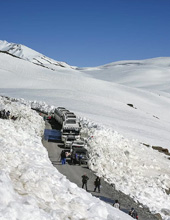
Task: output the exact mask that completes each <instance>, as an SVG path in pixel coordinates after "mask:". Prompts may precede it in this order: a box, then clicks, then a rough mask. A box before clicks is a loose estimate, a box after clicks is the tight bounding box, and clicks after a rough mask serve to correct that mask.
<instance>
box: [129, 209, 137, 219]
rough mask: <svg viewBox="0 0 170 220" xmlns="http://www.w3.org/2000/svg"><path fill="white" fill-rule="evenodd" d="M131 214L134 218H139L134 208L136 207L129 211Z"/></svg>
mask: <svg viewBox="0 0 170 220" xmlns="http://www.w3.org/2000/svg"><path fill="white" fill-rule="evenodd" d="M129 215H130V216H131V217H132V218H135V219H138V213H137V212H136V211H135V210H134V208H131V210H130V211H129Z"/></svg>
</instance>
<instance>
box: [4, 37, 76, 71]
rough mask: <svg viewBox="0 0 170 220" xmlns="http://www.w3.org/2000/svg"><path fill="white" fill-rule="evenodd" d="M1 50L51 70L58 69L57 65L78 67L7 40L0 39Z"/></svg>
mask: <svg viewBox="0 0 170 220" xmlns="http://www.w3.org/2000/svg"><path fill="white" fill-rule="evenodd" d="M0 52H1V53H2V52H4V53H7V54H10V55H13V56H15V57H18V58H21V59H23V60H27V61H30V62H32V63H34V64H37V65H39V66H42V67H45V68H48V69H51V70H56V67H63V68H73V69H75V68H76V67H73V66H70V65H68V64H67V63H65V62H59V61H55V60H53V59H50V58H48V57H46V56H44V55H43V54H41V53H38V52H36V51H35V50H32V49H30V48H28V47H26V46H24V45H21V44H15V43H8V42H7V41H2V40H0Z"/></svg>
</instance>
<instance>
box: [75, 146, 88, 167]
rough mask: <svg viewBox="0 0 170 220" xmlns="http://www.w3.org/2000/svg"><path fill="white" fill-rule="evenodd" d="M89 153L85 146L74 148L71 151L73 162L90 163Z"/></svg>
mask: <svg viewBox="0 0 170 220" xmlns="http://www.w3.org/2000/svg"><path fill="white" fill-rule="evenodd" d="M88 160H89V154H88V151H87V150H86V149H85V148H74V149H73V150H72V152H71V163H72V164H79V165H81V164H88Z"/></svg>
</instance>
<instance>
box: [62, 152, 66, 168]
mask: <svg viewBox="0 0 170 220" xmlns="http://www.w3.org/2000/svg"><path fill="white" fill-rule="evenodd" d="M61 163H62V165H63V164H66V153H65V151H64V150H62V151H61Z"/></svg>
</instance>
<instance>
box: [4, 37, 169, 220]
mask: <svg viewBox="0 0 170 220" xmlns="http://www.w3.org/2000/svg"><path fill="white" fill-rule="evenodd" d="M35 64H36V65H35ZM37 64H38V65H37ZM169 66H170V58H155V59H150V60H139V61H120V62H115V63H111V64H107V65H103V66H99V67H89V68H78V67H73V66H69V65H68V64H66V63H64V62H58V61H54V60H52V59H50V58H47V57H45V56H44V55H41V54H39V53H38V52H36V51H34V50H32V49H30V48H27V47H26V46H23V45H17V44H12V43H8V42H6V41H0V77H1V80H0V95H1V96H9V97H13V98H18V99H20V100H21V98H23V99H24V100H22V102H24V103H25V104H26V105H25V104H24V105H23V104H21V103H20V102H21V101H20V102H11V100H8V99H5V98H3V97H1V99H0V107H1V109H3V108H5V109H9V110H10V111H11V113H12V114H14V115H17V116H19V120H16V121H12V120H1V119H0V123H1V126H0V127H1V132H0V141H1V160H0V161H1V166H0V170H1V177H0V178H1V193H2V195H3V196H2V197H1V201H0V202H1V210H0V216H1V218H2V219H17V218H18V219H35V218H36V219H37V220H38V219H75V220H76V219H83V218H84V219H88V220H89V219H96V220H98V219H108V220H110V219H115V220H116V219H122V220H123V219H127V220H128V219H131V218H130V217H129V216H127V215H125V214H124V213H122V212H120V211H118V210H115V209H114V208H112V207H111V206H109V205H107V204H104V203H103V202H101V201H100V200H98V199H95V198H93V197H92V196H91V195H89V194H87V193H86V192H84V191H82V190H81V189H78V187H77V186H76V185H75V184H73V183H70V182H69V181H68V180H67V179H66V178H65V177H64V176H63V175H61V174H60V173H59V172H58V171H57V170H56V169H54V168H53V167H52V165H51V163H50V161H49V159H48V155H47V152H46V151H45V149H44V148H43V146H42V144H41V136H42V134H43V129H44V122H43V120H42V118H41V117H40V116H39V115H38V114H36V113H35V112H32V111H31V109H30V102H29V100H32V105H33V104H34V105H35V106H36V107H37V106H38V107H37V108H38V109H43V110H45V111H47V112H50V111H51V110H54V108H55V107H57V106H64V107H66V108H68V109H70V110H72V111H74V112H75V113H76V114H77V115H78V116H79V118H80V120H81V123H82V124H83V125H84V128H85V127H86V128H87V132H88V133H89V136H93V139H91V140H90V148H89V149H88V151H89V153H90V168H91V169H92V170H93V171H95V172H96V173H97V174H98V175H100V176H102V177H103V178H104V179H105V180H106V181H107V182H109V183H110V184H115V186H116V188H117V190H120V191H122V192H124V193H125V194H128V195H130V196H131V197H132V198H133V199H134V200H135V201H137V202H140V203H141V204H143V205H144V206H147V207H149V209H150V211H151V212H152V213H154V214H155V213H161V215H162V218H163V219H165V220H169V219H170V209H169V207H170V197H169V189H170V172H169V168H170V160H169V157H170V156H169V155H168V154H167V155H166V154H164V153H160V152H158V151H155V150H153V148H152V146H155V147H161V148H163V149H167V150H168V151H169V152H170V138H169V133H170V120H169V118H170V112H169V109H170V82H169V81H170V77H169V76H170V67H169ZM34 100H36V101H34ZM45 103H47V105H46V104H45ZM35 121H36V122H37V123H34V122H35ZM25 124H27V126H25ZM30 137H33V139H32V140H31V138H30ZM146 145H147V146H146ZM33 161H34V163H33ZM37 189H39V190H37ZM63 195H66V196H67V199H66V200H65V197H64V196H63ZM61 198H62V200H61ZM82 198H83V199H82ZM70 201H71V203H69V202H70ZM14 203H15V205H14ZM80 203H81V207H82V208H81V210H80V212H79V213H75V211H74V210H75V207H79V204H80ZM20 207H22V208H23V210H24V211H23V216H20V217H19V208H20ZM100 209H102V212H101V211H100ZM12 210H13V213H14V215H13V214H11V213H12ZM94 210H95V213H96V216H94V214H93V213H94ZM31 212H33V213H31ZM30 213H31V216H30ZM12 215H13V217H12Z"/></svg>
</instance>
